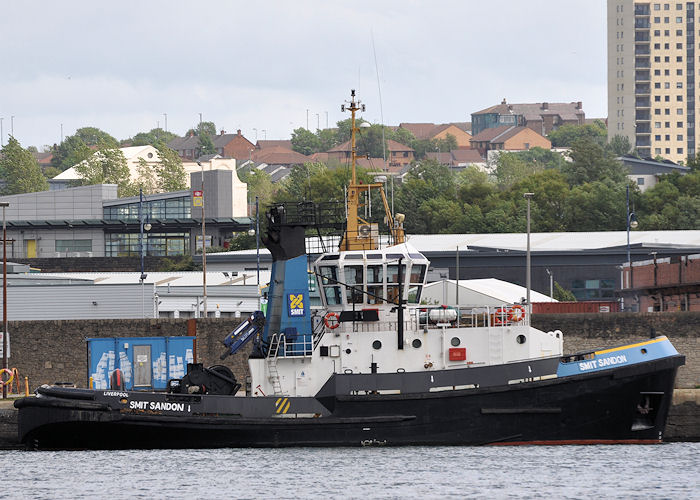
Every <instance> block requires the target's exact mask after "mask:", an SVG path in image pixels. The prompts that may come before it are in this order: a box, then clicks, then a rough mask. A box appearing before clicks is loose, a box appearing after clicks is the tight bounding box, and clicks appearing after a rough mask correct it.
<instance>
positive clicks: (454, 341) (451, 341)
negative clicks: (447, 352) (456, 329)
mask: <svg viewBox="0 0 700 500" xmlns="http://www.w3.org/2000/svg"><path fill="white" fill-rule="evenodd" d="M461 343H462V341H461V340H459V337H452V340H450V344H452V346H453V347H457V346H458V345H459V344H461Z"/></svg>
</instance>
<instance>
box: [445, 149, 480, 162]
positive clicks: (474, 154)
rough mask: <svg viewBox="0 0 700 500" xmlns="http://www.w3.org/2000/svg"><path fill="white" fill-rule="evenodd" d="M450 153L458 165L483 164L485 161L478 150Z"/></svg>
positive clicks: (456, 150)
mask: <svg viewBox="0 0 700 500" xmlns="http://www.w3.org/2000/svg"><path fill="white" fill-rule="evenodd" d="M450 153H451V154H452V157H453V158H454V160H455V161H456V162H458V163H483V161H484V159H483V158H482V157H481V155H480V154H479V152H478V151H477V150H476V149H453V150H452V151H451V152H450Z"/></svg>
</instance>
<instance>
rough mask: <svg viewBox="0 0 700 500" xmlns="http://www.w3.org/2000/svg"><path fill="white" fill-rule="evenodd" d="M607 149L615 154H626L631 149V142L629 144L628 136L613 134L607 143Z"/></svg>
mask: <svg viewBox="0 0 700 500" xmlns="http://www.w3.org/2000/svg"><path fill="white" fill-rule="evenodd" d="M608 149H609V150H610V152H612V154H614V155H615V156H622V155H626V154H628V153H629V152H630V151H631V150H632V144H630V140H629V137H627V136H626V135H619V134H615V135H614V136H613V138H612V139H610V142H609V143H608Z"/></svg>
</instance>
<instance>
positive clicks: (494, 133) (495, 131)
mask: <svg viewBox="0 0 700 500" xmlns="http://www.w3.org/2000/svg"><path fill="white" fill-rule="evenodd" d="M511 128H516V127H514V126H513V125H501V126H500V127H493V128H487V129H484V130H482V131H481V132H479V133H478V134H477V135H475V136H474V137H472V142H484V141H491V140H493V139H494V138H495V137H498V136H499V135H501V134H502V133H504V132H505V131H506V130H508V129H511Z"/></svg>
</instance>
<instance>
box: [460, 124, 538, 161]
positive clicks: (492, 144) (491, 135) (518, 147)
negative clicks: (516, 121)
mask: <svg viewBox="0 0 700 500" xmlns="http://www.w3.org/2000/svg"><path fill="white" fill-rule="evenodd" d="M533 147H540V148H544V149H550V148H551V147H552V143H551V142H550V141H549V140H548V139H547V138H546V137H542V136H541V135H540V134H538V133H537V132H535V131H534V130H532V129H531V128H528V127H523V126H508V125H502V126H500V127H493V128H487V129H485V130H483V131H481V132H480V133H478V134H477V135H475V136H474V137H473V138H472V149H476V150H477V151H479V154H481V156H486V155H487V153H488V151H493V150H505V151H527V150H528V149H530V148H533Z"/></svg>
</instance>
